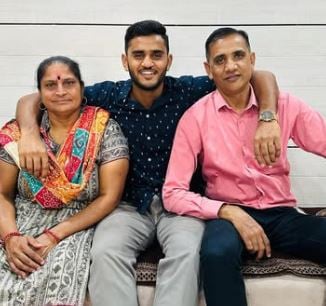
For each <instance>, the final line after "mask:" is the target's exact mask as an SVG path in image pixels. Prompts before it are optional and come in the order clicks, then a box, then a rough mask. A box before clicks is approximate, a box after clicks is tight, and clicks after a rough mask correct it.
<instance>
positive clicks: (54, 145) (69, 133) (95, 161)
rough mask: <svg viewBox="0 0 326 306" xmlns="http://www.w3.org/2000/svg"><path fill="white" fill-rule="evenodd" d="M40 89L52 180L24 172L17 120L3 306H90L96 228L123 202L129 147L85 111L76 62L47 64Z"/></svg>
mask: <svg viewBox="0 0 326 306" xmlns="http://www.w3.org/2000/svg"><path fill="white" fill-rule="evenodd" d="M37 83H38V84H37V85H38V89H39V92H40V94H41V97H42V102H43V107H44V109H45V112H44V114H43V116H42V122H41V129H40V133H41V136H42V138H43V141H44V143H45V144H46V146H47V150H48V156H49V161H50V164H51V171H50V173H49V175H48V176H47V177H46V178H45V179H42V180H39V179H38V178H36V177H34V176H32V175H30V174H29V173H27V172H26V171H24V169H20V168H19V160H18V157H17V156H18V155H17V142H18V141H19V137H20V133H19V128H18V125H17V124H16V122H15V121H12V122H9V123H7V124H6V125H5V126H4V128H3V129H2V130H1V131H0V147H1V148H0V237H1V238H2V242H3V245H2V247H0V304H1V305H29V306H30V305H35V306H37V305H40V306H43V305H83V302H84V298H85V293H86V288H87V280H88V272H89V262H90V255H89V254H90V246H91V241H92V235H93V229H92V226H93V225H94V224H95V223H96V222H98V221H99V220H101V219H102V218H103V217H105V216H106V215H108V214H109V213H110V212H111V211H112V210H113V209H114V208H115V207H116V206H117V204H118V202H119V199H120V196H121V193H122V191H123V187H124V182H125V178H126V175H127V171H128V147H127V141H126V139H125V138H124V136H123V134H122V132H121V130H120V127H119V126H118V124H117V123H116V122H115V121H114V120H112V119H110V118H109V113H108V112H106V111H104V110H102V109H100V108H95V107H88V106H85V107H83V105H82V104H83V103H82V100H83V88H84V83H83V81H82V79H81V75H80V71H79V67H78V64H77V63H75V62H74V61H72V60H71V59H69V58H66V57H62V56H57V57H51V58H48V59H46V60H45V61H43V62H42V63H41V64H40V66H39V67H38V70H37Z"/></svg>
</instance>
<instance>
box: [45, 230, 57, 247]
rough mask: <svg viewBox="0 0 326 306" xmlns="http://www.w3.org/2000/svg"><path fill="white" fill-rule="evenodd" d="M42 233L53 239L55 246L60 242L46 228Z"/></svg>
mask: <svg viewBox="0 0 326 306" xmlns="http://www.w3.org/2000/svg"><path fill="white" fill-rule="evenodd" d="M43 233H44V234H46V235H48V236H49V237H51V238H52V239H54V240H55V242H56V243H57V244H58V243H59V242H60V241H61V240H60V238H59V237H58V236H57V235H56V234H55V233H53V232H52V231H51V230H49V229H48V228H46V229H45V230H44V231H43Z"/></svg>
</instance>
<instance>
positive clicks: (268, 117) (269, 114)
mask: <svg viewBox="0 0 326 306" xmlns="http://www.w3.org/2000/svg"><path fill="white" fill-rule="evenodd" d="M273 120H276V121H277V117H276V114H275V113H274V112H273V111H270V110H265V111H262V112H261V113H259V117H258V121H264V122H271V121H273Z"/></svg>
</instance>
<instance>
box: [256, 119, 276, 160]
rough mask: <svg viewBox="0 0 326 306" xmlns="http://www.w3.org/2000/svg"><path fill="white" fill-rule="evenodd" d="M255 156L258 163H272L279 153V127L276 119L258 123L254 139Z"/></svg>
mask: <svg viewBox="0 0 326 306" xmlns="http://www.w3.org/2000/svg"><path fill="white" fill-rule="evenodd" d="M254 148H255V156H256V159H257V161H258V163H259V164H260V165H266V166H269V165H272V164H273V163H275V162H276V160H277V159H278V158H279V157H280V155H281V129H280V126H279V124H278V122H277V121H276V120H273V121H270V122H263V121H260V122H259V123H258V127H257V131H256V135H255V139H254Z"/></svg>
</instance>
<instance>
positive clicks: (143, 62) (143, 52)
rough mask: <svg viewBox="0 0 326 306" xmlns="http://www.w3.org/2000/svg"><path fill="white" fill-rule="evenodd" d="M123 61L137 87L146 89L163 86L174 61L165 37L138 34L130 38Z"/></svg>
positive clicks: (150, 89)
mask: <svg viewBox="0 0 326 306" xmlns="http://www.w3.org/2000/svg"><path fill="white" fill-rule="evenodd" d="M122 63H123V66H124V67H125V69H126V70H128V71H129V74H130V77H131V79H132V81H133V83H134V85H136V86H137V87H139V88H140V89H142V90H146V91H153V90H156V89H157V88H159V87H162V88H163V81H164V77H165V75H166V72H167V70H168V69H169V67H170V65H171V63H172V56H171V55H170V54H168V52H167V49H166V46H165V42H164V39H163V38H162V37H161V36H160V35H150V36H138V37H135V38H133V39H132V40H130V42H129V46H128V50H127V54H123V55H122Z"/></svg>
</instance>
